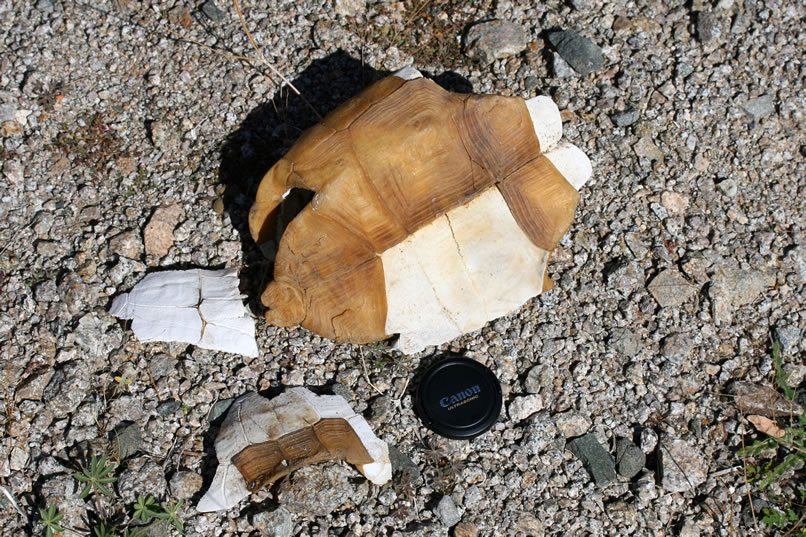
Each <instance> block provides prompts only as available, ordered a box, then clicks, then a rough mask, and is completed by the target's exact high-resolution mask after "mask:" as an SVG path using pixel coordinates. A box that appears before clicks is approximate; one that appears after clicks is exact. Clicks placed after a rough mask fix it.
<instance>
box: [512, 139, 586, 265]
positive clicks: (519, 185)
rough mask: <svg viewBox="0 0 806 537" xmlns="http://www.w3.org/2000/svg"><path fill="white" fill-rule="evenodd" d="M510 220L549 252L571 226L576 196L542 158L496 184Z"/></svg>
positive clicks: (569, 186)
mask: <svg viewBox="0 0 806 537" xmlns="http://www.w3.org/2000/svg"><path fill="white" fill-rule="evenodd" d="M498 189H499V190H500V192H501V195H503V196H504V199H505V200H506V202H507V205H508V206H509V210H510V211H511V212H512V216H513V218H515V221H516V222H517V223H518V225H519V226H520V228H521V229H522V230H523V231H524V233H526V235H527V236H528V237H529V238H530V239H531V240H532V242H533V243H534V244H535V245H536V246H538V247H540V248H542V249H544V250H548V251H551V250H553V249H554V247H555V246H556V245H557V243H558V242H559V241H560V239H561V238H562V236H563V235H564V234H565V232H566V231H567V230H568V228H569V227H570V226H571V220H573V218H574V209H575V208H576V205H577V201H579V193H578V192H577V191H576V190H574V187H573V186H571V184H570V183H569V182H568V181H566V180H565V177H563V176H562V174H561V173H560V172H559V171H557V168H555V167H554V164H552V163H551V161H550V160H549V159H548V158H547V157H545V156H543V155H541V156H540V157H538V158H536V159H535V160H533V161H531V162H529V163H528V164H527V165H526V166H524V167H522V168H521V169H519V170H517V171H515V172H514V173H512V174H511V175H510V176H508V177H507V178H506V179H505V180H504V181H502V182H501V183H499V184H498Z"/></svg>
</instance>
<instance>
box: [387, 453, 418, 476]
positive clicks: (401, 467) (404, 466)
mask: <svg viewBox="0 0 806 537" xmlns="http://www.w3.org/2000/svg"><path fill="white" fill-rule="evenodd" d="M389 461H390V462H391V463H392V471H393V472H400V473H403V474H408V475H410V476H411V478H412V481H413V480H415V479H417V478H418V477H420V475H421V473H420V467H419V466H417V464H416V463H415V462H414V461H413V460H411V457H409V456H408V455H406V454H405V453H403V452H402V451H400V450H399V449H398V448H397V447H395V446H389Z"/></svg>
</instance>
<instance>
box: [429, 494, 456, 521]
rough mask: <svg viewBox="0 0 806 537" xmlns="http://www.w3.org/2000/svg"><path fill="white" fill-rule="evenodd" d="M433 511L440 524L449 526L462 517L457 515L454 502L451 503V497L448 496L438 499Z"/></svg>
mask: <svg viewBox="0 0 806 537" xmlns="http://www.w3.org/2000/svg"><path fill="white" fill-rule="evenodd" d="M434 512H435V513H436V515H437V517H438V518H439V520H440V521H441V522H442V524H443V525H445V526H447V527H449V528H450V527H453V526H455V525H456V524H458V523H459V521H460V520H461V519H462V517H461V516H460V515H459V511H458V510H457V509H456V504H455V503H453V499H452V498H451V497H450V496H443V497H442V499H440V500H439V503H438V504H437V506H436V508H435V509H434Z"/></svg>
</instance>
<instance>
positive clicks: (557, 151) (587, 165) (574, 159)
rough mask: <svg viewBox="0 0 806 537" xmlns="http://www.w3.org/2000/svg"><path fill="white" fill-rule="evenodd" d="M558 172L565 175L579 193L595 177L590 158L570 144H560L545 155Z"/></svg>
mask: <svg viewBox="0 0 806 537" xmlns="http://www.w3.org/2000/svg"><path fill="white" fill-rule="evenodd" d="M545 155H546V157H547V158H548V159H549V160H550V161H551V163H552V164H554V167H555V168H557V171H558V172H560V173H561V174H563V176H564V177H565V179H566V180H567V181H568V182H569V183H571V186H573V187H574V188H575V189H576V190H577V191H578V190H579V189H580V188H582V187H583V186H584V185H585V183H587V182H588V179H590V178H591V175H593V167H592V166H591V161H590V159H589V158H588V156H587V155H586V154H585V153H584V152H583V151H582V150H581V149H580V148H578V147H577V146H575V145H574V144H572V143H570V142H564V141H563V142H560V143H558V144H557V145H555V146H554V147H553V148H551V150H550V151H548V152H547V153H545Z"/></svg>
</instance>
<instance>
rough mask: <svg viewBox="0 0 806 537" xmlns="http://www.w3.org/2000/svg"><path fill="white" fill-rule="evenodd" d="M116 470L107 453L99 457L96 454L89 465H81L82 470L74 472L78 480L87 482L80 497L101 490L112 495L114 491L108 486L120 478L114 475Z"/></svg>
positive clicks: (82, 497) (102, 492)
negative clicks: (108, 461)
mask: <svg viewBox="0 0 806 537" xmlns="http://www.w3.org/2000/svg"><path fill="white" fill-rule="evenodd" d="M114 471H115V465H114V464H112V463H109V464H107V461H106V455H102V456H101V458H100V459H97V458H96V457H95V455H93V456H92V459H91V460H90V465H89V467H85V466H84V465H83V464H82V465H81V472H80V473H75V474H73V477H75V478H76V479H77V480H79V481H81V482H82V483H85V485H84V488H83V489H82V491H81V494H80V495H79V497H80V498H81V499H84V498H86V497H87V496H89V495H90V494H91V493H93V492H100V493H101V494H104V495H106V496H111V495H112V492H111V491H110V490H109V489H108V488H107V487H106V485H109V484H110V483H114V482H115V481H117V480H118V478H117V477H114V476H112V472H114Z"/></svg>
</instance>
